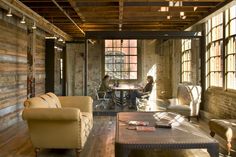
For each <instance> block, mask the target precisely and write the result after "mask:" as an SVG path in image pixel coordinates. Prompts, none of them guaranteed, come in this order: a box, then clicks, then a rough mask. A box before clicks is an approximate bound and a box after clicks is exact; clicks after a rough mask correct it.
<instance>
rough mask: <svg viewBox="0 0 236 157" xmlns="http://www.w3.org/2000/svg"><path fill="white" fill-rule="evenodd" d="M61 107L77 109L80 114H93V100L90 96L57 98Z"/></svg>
mask: <svg viewBox="0 0 236 157" xmlns="http://www.w3.org/2000/svg"><path fill="white" fill-rule="evenodd" d="M58 98H59V100H60V102H61V106H62V107H73V108H78V109H80V110H81V112H89V113H92V112H93V99H92V98H91V97H90V96H59V97H58Z"/></svg>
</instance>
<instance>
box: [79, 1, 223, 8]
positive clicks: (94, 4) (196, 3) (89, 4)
mask: <svg viewBox="0 0 236 157" xmlns="http://www.w3.org/2000/svg"><path fill="white" fill-rule="evenodd" d="M218 3H219V2H199V1H189V2H185V1H183V2H182V5H183V6H215V5H216V4H218ZM76 5H77V6H78V7H80V6H81V7H82V6H83V7H97V6H119V2H79V1H78V2H77V3H76ZM124 6H125V7H126V6H169V2H168V1H166V2H124Z"/></svg>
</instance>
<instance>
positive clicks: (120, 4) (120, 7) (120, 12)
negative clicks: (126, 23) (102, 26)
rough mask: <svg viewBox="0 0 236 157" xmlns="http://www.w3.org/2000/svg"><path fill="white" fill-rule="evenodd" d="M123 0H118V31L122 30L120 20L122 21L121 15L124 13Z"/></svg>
mask: <svg viewBox="0 0 236 157" xmlns="http://www.w3.org/2000/svg"><path fill="white" fill-rule="evenodd" d="M123 6H124V1H123V0H119V31H122V22H123V15H124V7H123Z"/></svg>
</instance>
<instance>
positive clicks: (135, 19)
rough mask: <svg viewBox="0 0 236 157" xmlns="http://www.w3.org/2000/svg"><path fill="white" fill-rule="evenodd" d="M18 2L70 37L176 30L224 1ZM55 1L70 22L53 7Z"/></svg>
mask: <svg viewBox="0 0 236 157" xmlns="http://www.w3.org/2000/svg"><path fill="white" fill-rule="evenodd" d="M20 1H21V2H23V3H24V4H25V5H26V6H28V7H29V8H31V9H32V10H34V11H35V12H37V13H38V14H39V15H41V16H42V17H44V18H45V19H47V20H48V21H50V22H51V23H53V24H54V25H56V26H57V27H59V28H60V29H61V30H63V31H64V32H66V33H68V34H69V35H71V36H72V37H82V36H83V35H84V34H83V33H82V32H81V30H80V29H79V28H81V29H82V30H83V31H84V32H86V31H180V30H184V29H185V28H187V27H189V26H191V25H192V24H193V23H195V22H197V21H198V20H200V19H202V18H203V17H205V16H206V15H208V14H209V13H210V11H211V10H212V9H214V8H215V7H216V6H217V5H219V4H220V3H222V2H224V0H183V1H176V0H174V1H170V0H20ZM53 1H54V2H53ZM55 2H56V3H58V4H59V6H60V7H61V8H62V9H63V10H64V11H65V13H66V14H67V15H69V16H70V18H71V19H69V18H68V17H67V16H66V15H65V13H63V11H62V10H60V9H59V7H58V6H56V4H55ZM180 12H184V16H185V17H184V18H183V17H181V16H180ZM168 16H170V19H168V18H167V17H168ZM72 20H73V21H74V23H73V22H72ZM75 24H76V25H77V26H76V25H75Z"/></svg>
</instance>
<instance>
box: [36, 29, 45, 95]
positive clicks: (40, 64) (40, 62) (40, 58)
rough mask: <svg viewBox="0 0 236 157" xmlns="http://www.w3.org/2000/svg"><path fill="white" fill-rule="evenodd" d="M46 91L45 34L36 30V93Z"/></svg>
mask: <svg viewBox="0 0 236 157" xmlns="http://www.w3.org/2000/svg"><path fill="white" fill-rule="evenodd" d="M43 93H45V34H44V32H42V31H37V32H36V55H35V95H36V96H37V95H40V94H43Z"/></svg>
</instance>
